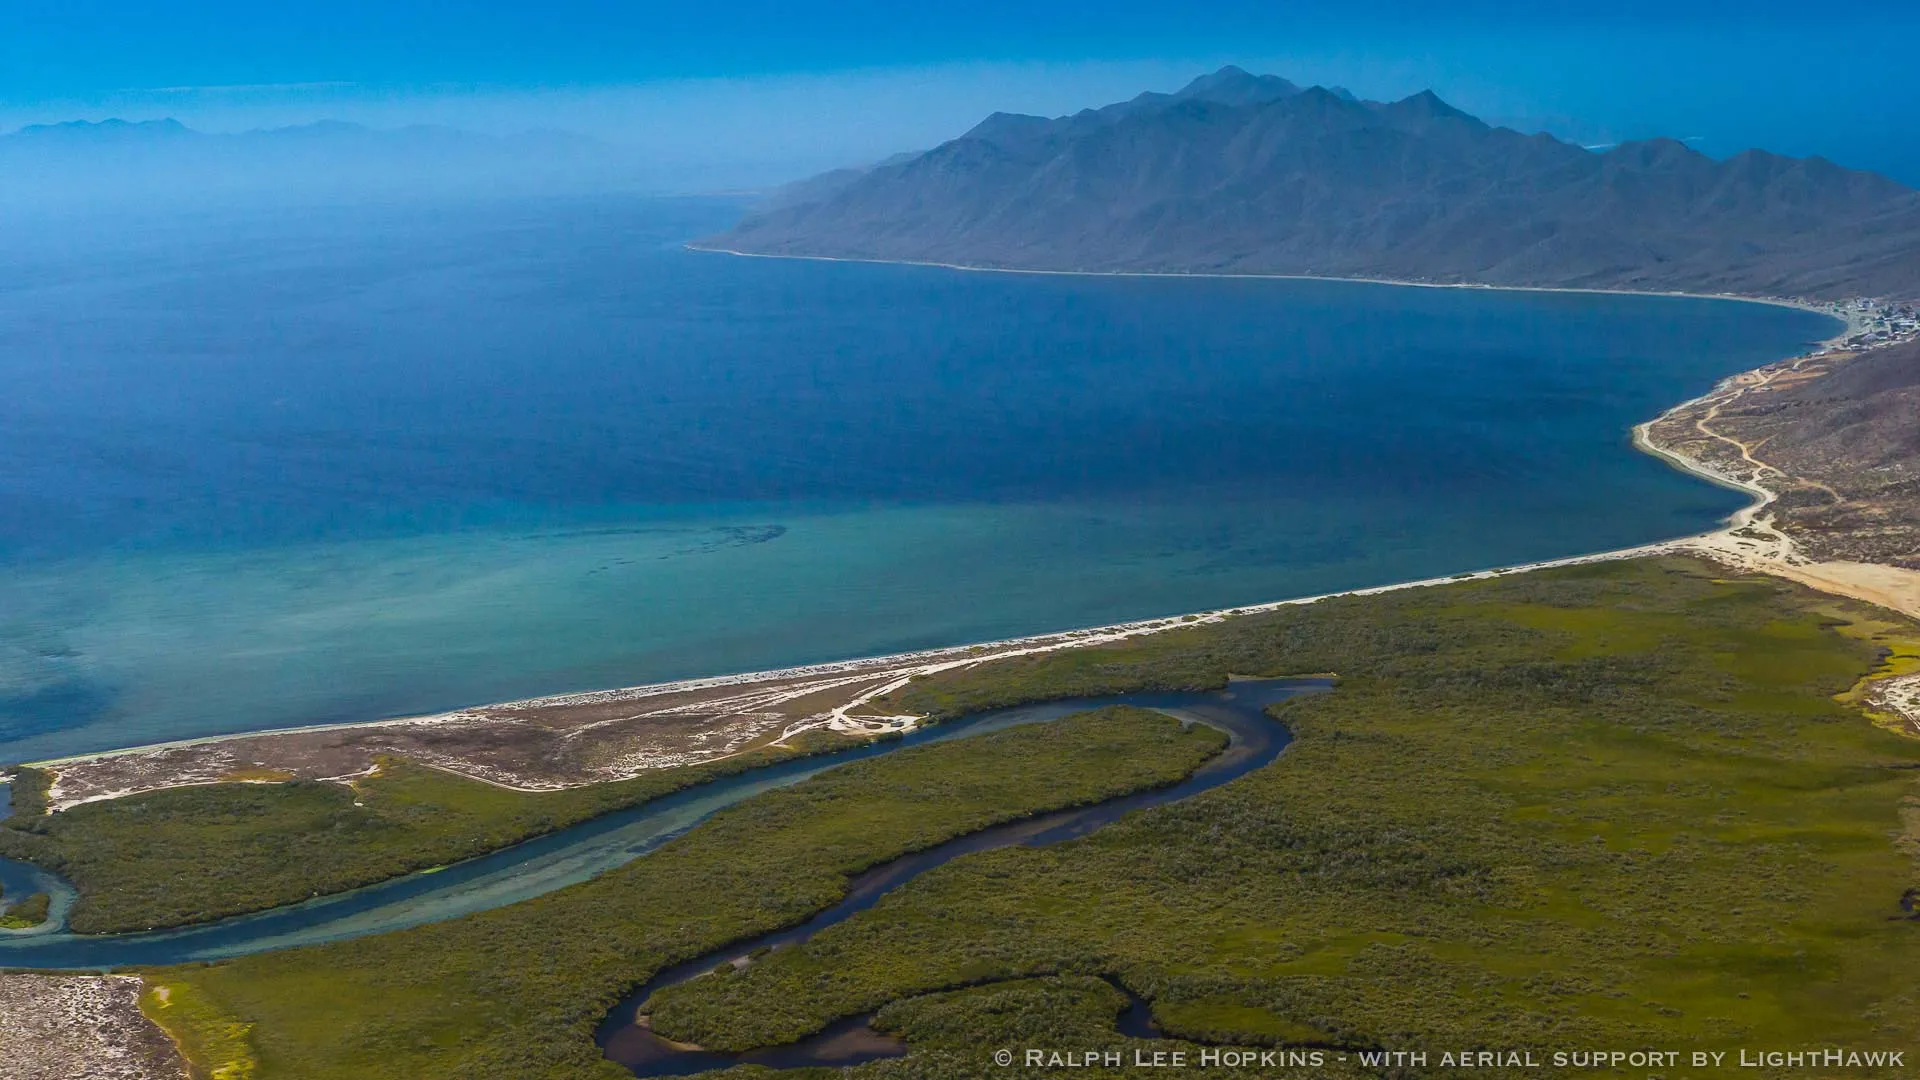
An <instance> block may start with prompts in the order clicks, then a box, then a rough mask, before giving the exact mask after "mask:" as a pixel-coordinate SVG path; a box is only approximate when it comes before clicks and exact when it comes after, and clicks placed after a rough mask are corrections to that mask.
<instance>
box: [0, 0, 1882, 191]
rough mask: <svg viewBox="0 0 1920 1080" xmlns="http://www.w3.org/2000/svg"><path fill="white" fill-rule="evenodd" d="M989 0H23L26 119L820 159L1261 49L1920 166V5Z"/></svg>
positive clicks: (12, 87)
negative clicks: (357, 131)
mask: <svg viewBox="0 0 1920 1080" xmlns="http://www.w3.org/2000/svg"><path fill="white" fill-rule="evenodd" d="M1567 8H1568V5H1564V4H1541V3H1513V2H1500V0H1462V2H1457V3H1451V4H1438V3H1408V2H1403V0H1379V2H1372V3H1368V2H1364V0H1347V2H1342V3H1296V4H1288V3H1283V2H1276V0H1267V2H1263V3H1242V2H1237V0H1236V2H1213V3H1197V2H1193V0H1187V2H1184V3H1172V2H1168V0H1159V2H1156V3H1144V2H1137V0H1107V2H1102V3H1092V2H1085V0H1053V2H1047V0H1027V2H1023V3H1014V2H1008V0H972V2H969V3H963V4H943V3H905V2H893V3H877V2H870V0H858V2H841V3H824V2H788V3H775V2H769V0H734V2H699V0H686V2H677V3H672V4H659V3H624V4H622V3H610V2H590V0H542V2H540V3H526V2H523V3H501V2H486V0H468V2H465V3H454V2H436V3H424V2H419V0H386V2H380V3H375V2H369V0H340V2H335V3H330V4H324V5H321V4H311V3H298V2H294V3H278V4H264V3H259V2H257V0H256V2H248V3H241V2H237V0H227V2H215V3H207V2H202V3H193V2H185V3H178V4H171V5H166V4H153V3H150V2H112V0H91V2H89V0H78V2H69V3H66V4H63V5H59V6H56V5H50V4H44V3H38V2H36V3H31V4H29V3H21V2H18V0H0V25H4V26H5V27H6V30H5V33H0V127H11V126H17V125H19V124H24V123H29V122H39V121H45V120H54V119H64V118H69V117H87V118H99V117H102V116H107V115H120V116H127V117H129V118H134V119H141V118H152V117H157V116H165V115H173V116H179V117H180V118H182V119H184V120H186V121H187V122H189V123H192V124H195V125H196V126H201V127H206V128H211V129H216V130H219V129H229V130H230V129H236V128H243V127H250V126H263V125H273V124H278V123H287V122H300V121H304V120H310V119H316V118H319V117H321V116H337V117H343V118H347V119H359V120H363V121H366V122H372V123H379V124H398V123H408V122H416V121H428V122H440V123H451V124H456V125H460V126H468V127H476V128H481V129H510V128H524V127H543V126H544V127H562V128H571V129H574V130H581V131H585V132H588V133H590V134H594V135H598V136H600V137H603V138H608V139H613V140H616V141H625V142H628V143H630V144H633V145H637V146H640V147H642V148H644V149H647V150H648V151H649V152H651V153H654V154H656V155H657V156H659V157H661V158H662V159H663V160H666V159H674V158H677V157H678V158H685V159H687V160H693V159H695V158H699V157H701V156H702V155H706V156H707V157H709V158H717V157H728V156H729V155H730V156H731V157H732V158H735V159H738V160H740V161H753V162H757V163H760V165H761V166H762V167H764V168H766V169H769V170H775V171H778V170H781V169H793V170H804V169H807V168H812V167H816V166H820V165H823V164H833V163H837V162H840V161H857V160H863V159H866V158H869V157H871V156H876V155H878V154H884V153H887V152H891V151H893V150H899V149H908V148H913V147H917V146H924V145H928V144H930V143H932V142H936V141H938V140H939V139H941V138H945V137H948V136H950V135H953V134H955V133H957V132H958V130H961V129H963V128H964V127H965V126H967V125H968V124H970V123H971V121H972V120H973V119H976V118H977V117H978V116H979V115H981V114H983V113H985V112H987V111H990V110H992V109H996V108H999V109H1014V110H1021V111H1035V112H1061V111H1067V110H1069V109H1072V108H1076V107H1079V106H1081V105H1088V104H1099V103H1102V102H1104V101H1108V100H1112V99H1115V98H1118V97H1125V96H1130V95H1131V94H1132V93H1133V92H1135V91H1137V90H1140V89H1146V88H1158V89H1167V88H1171V87H1173V86H1177V85H1178V84H1179V83H1180V82H1183V81H1185V79H1186V78H1187V77H1190V76H1191V75H1192V74H1195V73H1197V72H1198V71H1199V70H1201V69H1204V68H1210V67H1213V66H1217V65H1219V64H1221V63H1226V62H1235V63H1239V64H1241V65H1242V66H1246V67H1249V68H1254V69H1257V70H1267V71H1274V72H1277V73H1279V74H1284V75H1287V76H1288V77H1290V78H1293V79H1295V80H1296V81H1304V82H1326V83H1340V84H1344V85H1347V86H1349V87H1351V88H1352V89H1354V90H1355V91H1357V92H1359V93H1361V94H1363V95H1366V96H1373V97H1397V96H1401V95H1404V94H1406V93H1411V92H1413V91H1416V90H1419V89H1424V88H1428V87H1431V88H1433V89H1435V90H1437V91H1438V92H1439V93H1440V94H1441V95H1442V96H1443V97H1446V98H1447V99H1448V100H1450V101H1453V102H1455V103H1456V104H1459V105H1461V106H1462V107H1464V108H1468V109H1470V110H1472V111H1474V112H1476V113H1479V114H1481V115H1483V116H1486V117H1488V118H1489V119H1493V120H1496V121H1501V122H1507V123H1511V124H1514V125H1516V126H1523V127H1532V128H1546V129H1548V130H1553V131H1555V132H1556V133H1558V134H1562V135H1564V136H1567V137H1572V138H1577V139H1580V140H1581V141H1591V142H1601V141H1608V140H1612V139H1620V138H1633V137H1643V136H1647V135H1652V134H1667V135H1672V136H1675V137H1683V138H1695V139H1697V140H1698V145H1700V146H1702V147H1703V148H1705V149H1707V150H1709V151H1710V152H1716V153H1728V152H1732V151H1734V150H1738V149H1742V148H1744V147H1746V146H1750V145H1762V146H1766V147H1768V148H1770V149H1775V150H1779V151H1782V152H1787V153H1795V154H1806V153H1820V154H1823V155H1825V156H1828V157H1831V158H1834V159H1835V160H1838V161H1841V162H1842V163H1845V164H1850V165H1856V166H1860V167H1869V168H1878V169H1881V170H1883V171H1886V172H1889V173H1892V174H1894V175H1897V176H1899V177H1901V178H1902V179H1904V180H1907V181H1908V182H1910V183H1920V80H1915V79H1912V78H1911V77H1908V76H1907V75H1906V69H1908V68H1910V67H1915V66H1920V62H1917V61H1916V59H1915V56H1914V54H1915V53H1916V52H1917V51H1920V4H1913V3H1893V2H1881V3H1863V2H1860V0H1833V2H1828V3H1823V4H1820V5H1813V6H1809V5H1804V4H1796V5H1794V6H1793V7H1791V8H1789V7H1788V6H1787V5H1785V4H1781V3H1777V2H1772V0H1751V2H1748V3H1727V2H1720V0H1665V2H1655V0H1616V2H1614V3H1609V4H1605V5H1590V8H1591V10H1589V11H1587V12H1585V13H1572V14H1569V13H1567Z"/></svg>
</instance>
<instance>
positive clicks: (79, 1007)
mask: <svg viewBox="0 0 1920 1080" xmlns="http://www.w3.org/2000/svg"><path fill="white" fill-rule="evenodd" d="M141 986H142V981H141V979H140V978H139V977H138V976H134V975H40V974H12V975H6V974H0V1080H82V1078H84V1080H185V1078H186V1076H187V1068H186V1064H185V1062H183V1061H182V1060H181V1058H180V1053H179V1051H178V1050H177V1049H176V1048H175V1047H174V1045H173V1043H172V1041H171V1040H169V1039H168V1038H167V1036H166V1034H165V1033H164V1032H162V1031H161V1030H160V1028H159V1027H158V1026H157V1025H155V1024H154V1022H153V1021H151V1020H149V1019H147V1018H146V1016H145V1015H144V1014H142V1013H141V1012H140V990H141Z"/></svg>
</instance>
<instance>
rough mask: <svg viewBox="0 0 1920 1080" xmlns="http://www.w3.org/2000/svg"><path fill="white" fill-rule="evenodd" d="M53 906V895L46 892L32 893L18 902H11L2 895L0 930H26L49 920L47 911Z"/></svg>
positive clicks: (0, 902)
mask: <svg viewBox="0 0 1920 1080" xmlns="http://www.w3.org/2000/svg"><path fill="white" fill-rule="evenodd" d="M52 906H53V897H51V896H49V895H47V894H46V893H43V892H42V893H32V894H30V895H29V896H27V897H26V899H24V900H21V901H20V902H18V903H9V902H7V901H6V897H5V896H0V930H26V929H29V928H31V927H35V926H39V925H40V924H41V923H43V922H46V921H47V912H48V911H49V910H50V909H51V908H52Z"/></svg>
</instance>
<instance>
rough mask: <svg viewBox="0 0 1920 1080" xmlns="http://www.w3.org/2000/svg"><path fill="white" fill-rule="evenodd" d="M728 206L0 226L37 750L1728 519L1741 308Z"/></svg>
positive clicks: (0, 374)
mask: <svg viewBox="0 0 1920 1080" xmlns="http://www.w3.org/2000/svg"><path fill="white" fill-rule="evenodd" d="M739 210H740V205H739V204H738V203H737V202H732V201H727V200H715V199H709V200H696V199H680V200H644V199H592V200H584V199H583V200H571V201H543V202H518V203H512V202H497V203H492V204H487V205H477V204H476V205H467V206H460V207H446V206H442V207H435V208H422V207H418V206H413V207H402V206H396V207H387V208H357V209H322V210H310V211H304V212H302V213H299V214H288V213H279V214H270V213H266V212H254V213H248V214H240V213H233V214H227V215H211V214H209V215H205V216H200V217H175V218H172V219H169V220H167V221H164V222H160V221H141V220H131V219H130V220H125V221H109V220H97V221H94V222H91V223H88V224H86V225H81V226H76V225H71V224H69V225H66V226H62V227H60V228H58V229H55V228H51V227H48V228H35V227H29V226H24V225H23V226H20V227H18V228H12V229H10V235H9V237H8V240H9V242H8V243H7V244H6V245H5V246H4V248H0V380H4V385H5V387H6V392H5V393H4V394H0V763H5V762H11V761H23V760H35V759H41V758H47V757H53V756H59V755H65V754H71V753H80V752H85V751H90V750H98V749H106V748H111V747H117V746H124V745H129V744H134V743H143V742H152V741H157V740H163V739H176V738H187V737H194V736H200V735H208V734H216V733H224V732H232V731H240V730H249V729H257V728H265V727H279V726H288V725H296V724H307V723H323V722H337V721H344V720H361V719H373V718H379V717H385V716H394V715H403V714H409V713H421V712H431V711H436V710H441V709H446V708H450V707H455V706H459V705H466V704H474V703H480V702H487V701H498V700H503V699H511V698H518V697H525V696H531V695H536V694H544V693H553V692H560V691H566V690H574V689H582V688H591V687H604V686H614V685H628V684H634V683H640V682H650V681H657V680H663V679H672V678H681V677H690V676H697V675H709V674H716V673H722V672H732V671H743V670H755V669H763V668H769V667H779V666H786V665H792V664H800V663H807V662H814V661H824V660H833V659H842V658H846V657H851V656H856V655H870V654H876V653H885V652H895V651H900V650H906V649H913V648H921V647H928V646H935V645H945V644H954V643H960V642H967V641H978V640H984V639H990V638H999V637H1006V636H1011V635H1017V634H1024V633H1034V632H1040V631H1046V630H1055V629H1061V628H1067V627H1075V626H1085V625H1091V624H1099V623H1108V622H1114V621H1120V620H1126V619H1133V618H1140V617H1146V616H1152V615H1159V614H1167V613H1173V612H1182V611H1191V610H1197V609H1204V608H1212V607H1220V606H1230V605H1234V604H1241V603H1251V602H1257V601H1263V600H1272V599H1279V598H1284V597H1289V596H1298V595H1305V594H1311V593H1320V592H1326V591H1330V590H1337V589H1344V588H1351V587H1359V586H1367V585H1377V584H1384V583H1387V582H1392V581H1397V580H1404V579H1409V578H1417V577H1428V576H1435V575H1442V574H1447V573H1453V572H1458V571H1463V570H1469V569H1479V568H1486V567H1492V566H1499V565H1505V564H1510V563H1515V562H1521V561H1527V560H1534V559H1542V558H1550V557H1554V556H1561V555H1569V554H1576V553H1583V552H1590V551H1597V550H1604V549H1608V548H1614V547H1619V546H1623V545H1629V544H1635V543H1641V542H1646V541H1651V540H1656V539H1661V538H1666V537H1672V536H1677V535H1682V534H1686V533H1690V532H1695V531H1699V530H1703V529H1706V528H1709V527H1711V526H1712V525H1713V524H1714V523H1715V522H1717V521H1718V520H1719V519H1721V518H1722V517H1724V516H1725V515H1726V514H1728V513H1729V512H1731V511H1732V510H1734V509H1736V508H1737V507H1738V506H1739V505H1740V504H1741V497H1740V496H1739V495H1737V494H1735V493H1732V492H1727V491H1722V490H1719V489H1716V488H1714V487H1711V486H1708V485H1706V484H1703V483H1701V482H1699V481H1697V480H1693V479H1690V478H1688V477H1685V476H1682V475H1680V474H1678V473H1675V472H1673V471H1671V470H1670V469H1668V468H1667V467H1666V466H1664V465H1662V464H1660V463H1659V462H1657V461H1654V460H1652V459H1651V458H1648V457H1645V456H1643V455H1640V454H1637V453H1635V452H1634V451H1632V449H1631V448H1630V447H1629V444H1628V431H1629V429H1630V427H1631V426H1632V425H1633V424H1634V423H1637V422H1638V421H1640V420H1644V419H1646V418H1648V417H1650V416H1652V415H1654V414H1656V413H1658V412H1659V411H1660V410H1662V409H1664V408H1665V407H1667V406H1668V405H1671V404H1672V403H1674V402H1676V401H1679V400H1682V399H1684V398H1687V397H1691V396H1693V395H1695V394H1697V393H1699V392H1701V391H1702V390H1704V389H1705V388H1706V387H1708V386H1709V385H1711V384H1712V383H1713V382H1714V381H1715V380H1717V379H1719V378H1721V377H1724V376H1726V375H1728V374H1731V373H1733V372H1736V371H1740V370H1744V369H1747V368H1751V367H1754V366H1757V365H1759V364H1762V363H1765V362H1768V361H1770V360H1774V359H1778V358H1781V357H1784V356H1788V355H1791V354H1793V353H1795V352H1798V351H1800V350H1801V349H1802V348H1803V347H1804V346H1805V345H1806V344H1808V343H1810V342H1812V341H1815V340H1818V339H1822V338H1825V337H1827V336H1829V335H1830V334H1831V333H1833V331H1834V329H1835V326H1836V324H1835V323H1834V322H1833V321H1832V320H1829V319H1826V318H1825V317H1823V316H1818V315H1813V314H1809V313H1806V312H1801V311H1796V310H1791V309H1785V308H1777V307H1769V306H1761V305H1753V304H1742V303H1734V302H1728V301H1717V300H1689V299H1676V298H1664V297H1627V296H1607V295H1583V294H1547V293H1522V292H1501V291H1494V290H1481V289H1469V290H1459V289H1421V288H1405V287H1394V286H1381V285H1365V284H1353V283H1336V282H1317V281H1284V280H1246V279H1204V278H1112V277H1076V276H1045V275H1013V274H988V273H969V272H964V271H952V270H942V269H937V268H927V267H910V266H877V265H862V264H849V263H822V262H805V261H780V260H767V259H748V258H738V257H732V256H726V255H718V254H709V253H699V252H691V251H687V250H684V248H683V247H682V245H683V244H684V242H685V241H686V240H688V239H690V238H693V237H698V236H701V235H705V234H708V233H711V232H714V231H717V230H719V229H720V228H722V227H724V226H725V225H726V224H727V223H728V222H729V221H730V220H731V219H732V218H733V216H735V215H736V214H737V213H738V212H739Z"/></svg>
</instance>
